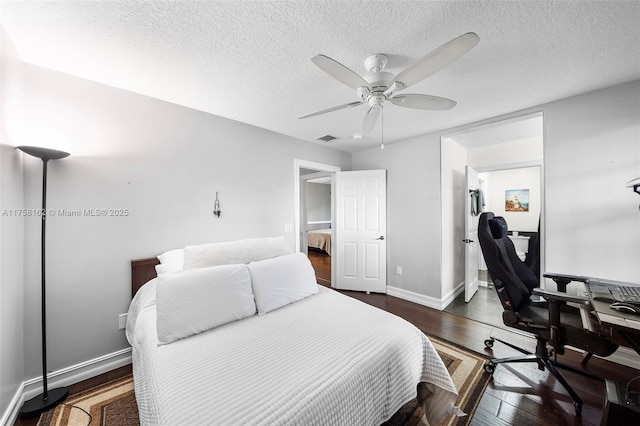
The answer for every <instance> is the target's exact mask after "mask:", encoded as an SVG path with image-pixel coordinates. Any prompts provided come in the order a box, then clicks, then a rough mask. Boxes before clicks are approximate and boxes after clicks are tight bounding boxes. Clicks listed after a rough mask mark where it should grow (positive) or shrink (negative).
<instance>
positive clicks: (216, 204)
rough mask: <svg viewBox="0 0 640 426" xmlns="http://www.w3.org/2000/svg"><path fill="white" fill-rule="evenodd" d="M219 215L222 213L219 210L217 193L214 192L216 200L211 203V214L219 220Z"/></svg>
mask: <svg viewBox="0 0 640 426" xmlns="http://www.w3.org/2000/svg"><path fill="white" fill-rule="evenodd" d="M220 213H222V211H221V210H220V201H219V200H218V191H216V200H215V201H214V202H213V214H214V215H216V217H218V218H219V217H220Z"/></svg>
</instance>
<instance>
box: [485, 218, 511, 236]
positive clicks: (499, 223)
mask: <svg viewBox="0 0 640 426" xmlns="http://www.w3.org/2000/svg"><path fill="white" fill-rule="evenodd" d="M489 229H491V236H492V237H493V238H494V239H496V240H499V239H501V238H503V237H504V236H505V235H507V230H508V225H507V221H506V220H504V217H502V216H496V217H494V218H493V219H491V220H489Z"/></svg>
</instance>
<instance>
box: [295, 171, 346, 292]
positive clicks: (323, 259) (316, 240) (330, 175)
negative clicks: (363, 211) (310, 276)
mask: <svg viewBox="0 0 640 426" xmlns="http://www.w3.org/2000/svg"><path fill="white" fill-rule="evenodd" d="M339 171H340V167H336V166H331V165H327V164H320V163H314V162H310V161H305V160H298V159H296V160H294V180H295V183H294V206H295V209H296V213H295V231H294V234H295V251H296V252H302V253H305V254H307V256H308V257H309V260H310V261H311V264H312V266H313V268H314V270H315V271H316V280H317V282H318V284H321V285H324V286H327V287H332V286H333V285H332V284H333V282H334V281H335V280H334V274H335V272H334V271H335V262H334V257H332V256H331V255H332V254H333V252H334V251H335V241H334V238H333V234H334V226H333V224H334V222H335V206H334V204H335V201H334V191H333V188H334V180H335V179H334V178H335V173H336V172H339Z"/></svg>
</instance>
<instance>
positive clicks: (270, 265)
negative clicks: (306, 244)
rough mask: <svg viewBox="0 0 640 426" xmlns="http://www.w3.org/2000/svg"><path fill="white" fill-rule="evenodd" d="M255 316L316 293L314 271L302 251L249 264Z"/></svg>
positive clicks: (316, 284) (316, 285) (316, 286)
mask: <svg viewBox="0 0 640 426" xmlns="http://www.w3.org/2000/svg"><path fill="white" fill-rule="evenodd" d="M249 272H250V273H251V287H253V294H254V296H255V299H256V306H257V307H258V315H264V314H266V313H267V312H270V311H273V310H274V309H278V308H279V307H281V306H284V305H288V304H289V303H293V302H296V301H298V300H300V299H304V298H305V297H307V296H311V295H313V294H316V293H317V292H318V283H317V282H316V274H315V271H314V270H313V266H311V262H310V261H309V259H308V258H307V256H306V255H305V254H304V253H296V254H289V255H286V256H280V257H276V258H273V259H267V260H262V261H259V262H253V263H250V264H249Z"/></svg>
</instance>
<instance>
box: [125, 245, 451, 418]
mask: <svg viewBox="0 0 640 426" xmlns="http://www.w3.org/2000/svg"><path fill="white" fill-rule="evenodd" d="M263 240H271V239H263ZM272 240H273V241H275V239H272ZM247 241H252V242H250V243H247ZM255 241H256V240H244V241H243V242H233V243H219V244H213V245H208V246H209V248H211V247H214V249H213V250H208V249H206V250H202V249H200V252H198V253H197V255H196V256H194V253H192V252H191V251H190V250H189V247H187V248H185V249H184V250H183V253H182V256H183V263H182V265H181V267H182V270H178V269H177V266H175V265H174V266H169V265H168V264H167V263H162V264H158V265H156V264H157V263H159V262H158V261H157V260H155V258H151V259H144V260H141V261H133V262H132V271H133V282H132V291H133V292H134V293H135V296H134V298H133V300H132V302H131V306H130V309H129V316H128V323H127V330H126V332H127V338H128V340H129V342H130V343H131V346H132V349H133V374H134V383H135V392H136V400H137V403H138V408H139V413H140V421H141V424H142V425H174V424H220V425H236V424H237V425H249V424H264V425H277V424H305V425H314V424H317V425H353V424H373V425H376V424H380V423H382V422H384V421H386V420H388V419H389V418H390V417H391V416H392V415H393V414H394V413H395V412H396V411H397V410H398V409H399V408H400V407H401V406H402V405H403V404H405V403H407V402H408V401H410V400H411V399H413V398H415V397H416V393H417V390H416V389H417V388H419V389H422V392H421V393H422V395H421V397H426V396H427V395H428V397H427V398H426V402H425V406H426V410H427V415H428V419H429V421H430V422H431V424H438V423H439V422H440V420H441V419H443V418H444V417H446V416H447V415H449V413H450V411H451V409H452V407H453V403H454V402H455V400H456V397H457V391H456V389H455V386H454V385H453V383H452V381H451V378H450V376H449V373H448V372H447V369H446V368H445V366H444V364H443V363H442V360H441V359H440V357H439V356H438V354H437V352H436V351H435V349H434V347H433V346H432V344H431V342H430V341H429V339H428V338H427V337H426V336H425V335H424V334H423V333H422V332H421V331H420V330H418V329H417V328H416V327H415V326H413V325H412V324H410V323H408V322H407V321H405V320H404V319H402V318H399V317H397V316H395V315H392V314H390V313H388V312H385V311H383V310H380V309H378V308H375V307H372V306H370V305H367V304H365V303H362V302H360V301H358V300H355V299H353V298H350V297H348V296H345V295H342V294H340V293H339V292H336V291H334V290H331V289H327V288H324V287H321V286H318V285H317V284H316V283H315V274H314V272H313V268H312V267H311V264H310V263H309V260H308V259H307V257H306V256H305V255H304V254H302V253H297V254H291V253H280V251H281V250H280V249H277V250H276V252H278V254H277V255H276V256H275V257H272V254H273V252H271V251H270V250H268V249H264V247H263V248H261V249H259V250H255V249H252V248H249V249H247V244H249V245H252V244H254V243H255ZM229 244H231V252H233V251H234V250H235V251H238V249H239V251H240V252H242V253H240V254H239V255H238V254H229V247H230V246H229ZM234 244H235V245H234ZM260 244H261V243H260ZM278 244H280V243H278ZM215 246H219V247H215ZM280 247H282V245H281V244H280ZM197 251H198V249H196V252H197ZM283 251H284V249H283ZM287 251H288V250H287ZM223 252H225V253H226V254H225V255H221V253H223ZM209 255H210V258H209ZM265 256H266V257H265ZM194 257H195V258H197V262H195V265H198V266H197V267H195V268H192V266H194V262H193V260H194ZM208 258H209V260H207V259H208ZM211 263H213V265H211ZM156 266H157V267H158V269H159V271H158V272H162V273H160V274H158V275H157V277H154V276H155V275H156V274H155V273H154V272H152V270H153V268H154V267H156ZM163 266H165V268H164V270H163V268H162V267H163ZM147 278H151V279H150V281H148V282H146V283H144V285H143V284H142V282H140V281H142V280H146V279H147ZM419 384H421V385H420V386H418V385H419ZM425 389H426V390H425Z"/></svg>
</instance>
